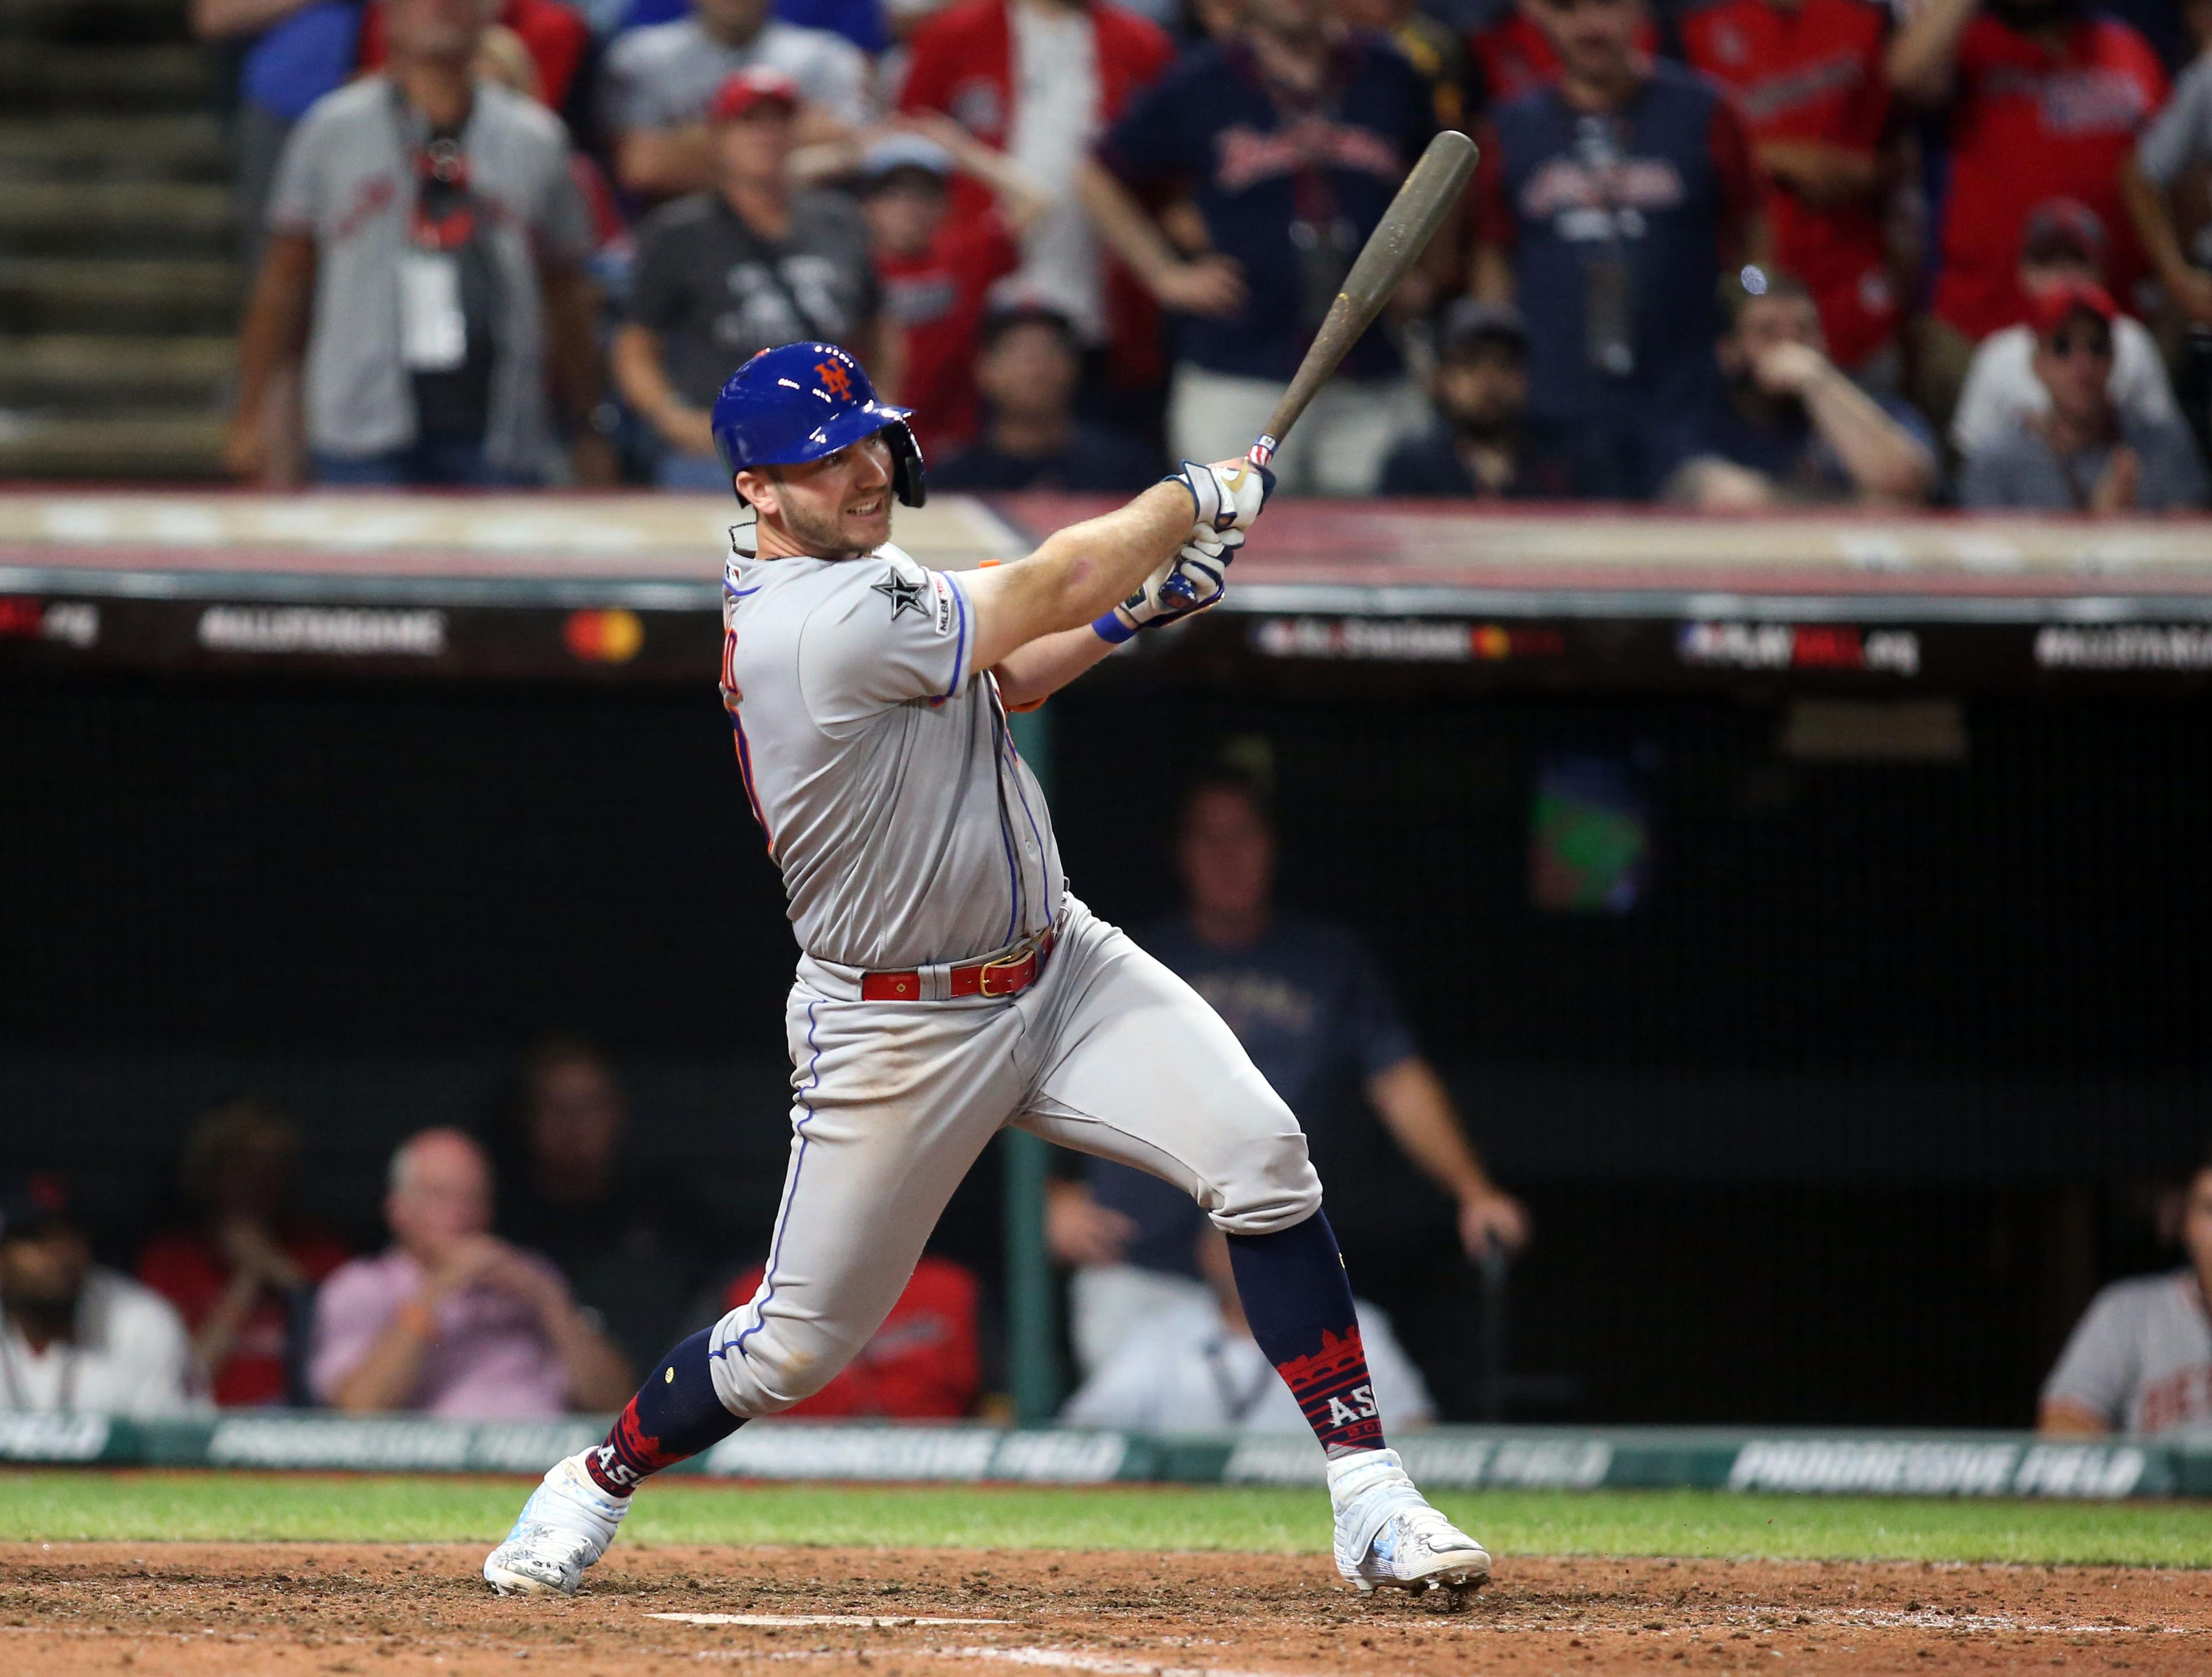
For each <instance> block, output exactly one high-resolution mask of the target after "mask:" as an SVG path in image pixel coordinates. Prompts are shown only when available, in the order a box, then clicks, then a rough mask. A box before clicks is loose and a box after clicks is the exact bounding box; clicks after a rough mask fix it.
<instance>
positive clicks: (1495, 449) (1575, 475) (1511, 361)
mask: <svg viewBox="0 0 2212 1677" xmlns="http://www.w3.org/2000/svg"><path fill="white" fill-rule="evenodd" d="M1429 401H1430V404H1431V406H1432V407H1433V408H1434V409H1435V410H1436V414H1435V417H1434V418H1433V419H1432V420H1431V422H1430V424H1429V426H1428V428H1426V429H1425V430H1423V431H1420V432H1419V433H1417V434H1414V435H1413V436H1410V437H1407V438H1406V439H1405V440H1404V441H1401V442H1400V443H1399V445H1398V446H1397V447H1395V448H1394V449H1392V450H1391V451H1390V458H1389V459H1388V460H1387V461H1385V462H1384V463H1383V494H1384V495H1420V496H1426V495H1435V496H1455V497H1463V498H1474V499H1477V500H1483V501H1589V500H1601V499H1608V498H1610V497H1611V496H1613V495H1614V494H1615V493H1617V489H1618V486H1617V484H1616V483H1614V481H1613V477H1612V476H1611V474H1610V472H1609V471H1608V470H1607V464H1606V462H1605V460H1604V459H1602V458H1601V456H1600V455H1599V454H1597V453H1595V452H1594V451H1592V450H1589V449H1587V448H1584V447H1583V446H1582V444H1581V441H1580V438H1579V436H1578V434H1577V433H1576V432H1575V431H1574V430H1573V429H1572V428H1566V427H1560V426H1555V425H1552V424H1548V423H1547V422H1544V421H1542V420H1536V419H1531V418H1530V417H1529V416H1528V327H1527V326H1526V325H1524V324H1523V323H1522V319H1521V315H1520V313H1519V311H1517V310H1516V309H1515V308H1513V307H1511V306H1510V304H1505V303H1484V302H1477V301H1475V300H1474V298H1472V297H1458V298H1455V299H1454V300H1453V301H1452V303H1451V306H1450V307H1449V308H1448V309H1447V310H1446V311H1445V313H1444V319H1443V330H1442V331H1441V332H1440V334H1439V339H1438V343H1437V367H1436V371H1435V373H1434V374H1432V375H1431V378H1430V380H1429Z"/></svg>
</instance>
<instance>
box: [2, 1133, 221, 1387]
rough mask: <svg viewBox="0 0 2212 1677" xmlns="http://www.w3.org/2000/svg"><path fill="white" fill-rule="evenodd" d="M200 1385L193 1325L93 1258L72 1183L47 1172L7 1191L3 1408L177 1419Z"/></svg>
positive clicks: (147, 1290)
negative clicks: (74, 1208) (76, 1210)
mask: <svg viewBox="0 0 2212 1677" xmlns="http://www.w3.org/2000/svg"><path fill="white" fill-rule="evenodd" d="M196 1385H197V1378H196V1370H195V1369H194V1366H193V1362H192V1347H191V1338H190V1337H189V1336H188V1335H187V1334H185V1324H184V1322H183V1321H182V1320H181V1319H180V1318H179V1316H178V1315H177V1313H176V1311H175V1309H173V1308H172V1307H171V1305H170V1304H169V1303H168V1301H167V1299H165V1298H163V1297H161V1295H160V1294H159V1293H157V1292H155V1291H154V1290H153V1289H152V1288H150V1287H144V1286H141V1285H139V1284H138V1283H137V1282H136V1281H133V1280H131V1279H130V1278H129V1277H127V1276H124V1275H118V1274H117V1273H115V1272H114V1271H113V1270H112V1269H107V1268H104V1267H101V1266H100V1265H98V1264H95V1263H94V1262H93V1261H92V1241H91V1237H90V1236H88V1235H87V1233H86V1232H85V1228H84V1224H82V1223H81V1222H80V1221H78V1219H77V1218H76V1215H75V1214H74V1212H72V1210H71V1208H70V1202H69V1191H68V1188H67V1186H66V1184H64V1182H62V1181H61V1180H60V1179H59V1178H58V1177H56V1176H50V1175H46V1174H43V1173H42V1174H38V1175H33V1176H31V1177H29V1178H28V1179H27V1180H24V1181H21V1182H15V1183H14V1184H12V1185H10V1187H9V1188H8V1190H7V1191H6V1192H5V1193H4V1194H0V1412H10V1411H12V1412H15V1413H23V1412H26V1411H35V1412H40V1413H50V1414H51V1413H69V1412H71V1411H78V1410H98V1411H104V1412H106V1413H110V1414H119V1415H173V1414H176V1413H179V1412H180V1411H183V1410H187V1409H191V1408H192V1407H196V1404H197V1398H196V1392H195V1388H196Z"/></svg>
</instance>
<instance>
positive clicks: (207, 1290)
mask: <svg viewBox="0 0 2212 1677" xmlns="http://www.w3.org/2000/svg"><path fill="white" fill-rule="evenodd" d="M177 1175H178V1178H179V1182H178V1186H179V1188H181V1189H182V1197H183V1199H184V1201H185V1206H186V1208H187V1209H188V1210H189V1212H191V1221H190V1223H189V1224H187V1225H186V1226H185V1227H183V1228H179V1229H175V1230H170V1231H169V1232H167V1233H166V1234H162V1235H158V1236H155V1238H154V1239H152V1240H150V1241H149V1242H148V1243H146V1249H145V1250H144V1251H143V1253H141V1254H140V1255H139V1258H138V1279H140V1280H142V1281H143V1282H144V1283H145V1284H146V1285H148V1286H149V1287H151V1288H153V1289H154V1290H155V1291H156V1292H158V1293H160V1294H161V1296H162V1297H164V1298H166V1299H167V1300H168V1301H169V1302H170V1303H172V1304H173V1305H175V1306H176V1307H177V1310H178V1312H179V1315H182V1316H183V1317H184V1319H185V1325H186V1326H187V1327H189V1328H191V1334H192V1350H193V1352H194V1354H195V1355H196V1356H197V1358H198V1359H199V1365H200V1368H201V1369H202V1370H203V1371H204V1373H205V1375H206V1376H207V1378H208V1380H209V1382H210V1385H211V1387H212V1388H213V1392H214V1395H215V1401H216V1402H217V1403H220V1404H223V1405H226V1406H230V1405H245V1404H263V1403H283V1402H286V1401H305V1396H306V1393H305V1389H304V1382H299V1381H296V1380H295V1375H296V1374H297V1373H298V1371H300V1370H303V1369H304V1368H305V1366H306V1363H307V1331H306V1330H307V1323H308V1316H309V1313H310V1311H311V1310H312V1309H313V1302H314V1293H315V1288H316V1287H317V1286H318V1285H319V1284H320V1283H321V1282H322V1281H323V1280H324V1279H325V1278H326V1277H327V1276H328V1275H329V1274H330V1273H331V1271H332V1270H334V1269H336V1268H337V1267H338V1266H339V1265H340V1264H342V1263H343V1262H344V1261H346V1256H347V1253H346V1249H345V1247H344V1246H343V1244H342V1243H340V1242H339V1241H338V1240H337V1237H336V1236H333V1235H332V1234H331V1232H330V1230H327V1229H324V1228H321V1227H319V1226H318V1225H317V1224H313V1223H311V1222H309V1221H307V1219H306V1218H302V1217H301V1215H300V1213H299V1207H298V1205H297V1203H296V1201H297V1199H298V1188H299V1181H300V1132H299V1130H298V1128H297V1127H296V1126H295V1125H294V1124H293V1122H292V1121H291V1120H290V1119H289V1118H287V1117H285V1116H284V1115H283V1114H282V1113H281V1112H278V1111H276V1110H275V1109H273V1108H270V1107H268V1106H265V1105H264V1104H262V1103H260V1102H258V1101H252V1100H246V1101H234V1102H232V1103H230V1104H229V1105H228V1106H223V1107H218V1108H216V1109H215V1110H214V1111H213V1112H210V1113H209V1114H207V1115H205V1116H204V1117H203V1118H201V1119H200V1120H199V1121H198V1122H197V1123H195V1124H194V1125H193V1126H192V1127H191V1133H190V1134H189V1135H187V1136H186V1137H185V1151H184V1159H183V1162H182V1164H181V1165H180V1166H179V1170H178V1173H177Z"/></svg>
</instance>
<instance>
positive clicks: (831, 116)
mask: <svg viewBox="0 0 2212 1677" xmlns="http://www.w3.org/2000/svg"><path fill="white" fill-rule="evenodd" d="M740 70H766V71H772V72H774V73H775V74H776V75H778V76H782V77H783V78H785V79H786V80H787V81H788V82H790V84H791V85H792V86H793V88H796V89H797V94H796V97H797V99H798V100H800V101H803V109H802V113H801V116H800V122H799V136H798V138H799V143H800V144H802V145H811V144H814V143H821V142H832V141H836V140H840V139H843V138H847V137H849V136H850V135H851V134H852V133H853V132H854V131H856V130H858V129H860V127H862V126H864V125H866V123H867V121H868V119H869V118H870V116H871V115H872V101H871V100H870V97H869V92H868V61H867V60H866V58H863V57H862V56H861V54H860V50H859V49H858V48H857V47H855V46H854V45H853V44H852V43H851V42H850V41H846V40H841V39H838V38H837V37H836V35H833V34H830V33H827V32H826V31H824V30H821V29H800V28H795V27H793V26H792V25H790V24H788V23H781V22H778V21H775V19H773V18H771V17H770V16H769V0H692V7H691V15H690V16H688V17H683V18H679V19H678V20H677V21H674V22H672V23H659V24H655V25H653V27H651V28H647V29H636V30H632V31H631V32H630V33H628V34H624V35H621V36H618V37H617V39H616V40H615V43H614V45H613V46H611V47H610V48H609V49H608V50H607V57H606V63H605V67H604V69H603V70H602V71H601V86H600V106H601V109H600V118H599V122H600V126H601V127H602V129H604V130H605V134H606V137H607V143H608V145H609V147H610V148H611V151H612V154H613V158H614V166H615V179H616V181H617V184H619V185H621V186H622V187H623V189H624V190H625V191H631V192H635V193H636V194H637V196H638V197H641V198H648V199H654V200H658V199H661V198H672V197H678V196H679V195H681V194H683V193H685V192H700V191H706V190H707V189H708V188H709V187H711V186H712V185H714V183H715V181H716V179H717V178H718V175H719V157H718V152H717V148H716V145H715V143H714V136H713V134H712V133H711V132H710V131H711V130H712V129H713V127H714V118H713V117H712V115H711V114H710V112H709V110H708V107H709V106H712V105H713V104H714V101H715V100H716V99H717V98H718V97H719V96H720V94H721V92H722V90H723V89H724V88H726V87H727V86H728V85H729V83H730V79H731V77H732V76H736V75H737V74H738V72H739V71H740ZM794 108H800V107H794ZM787 161H788V160H787ZM731 365H732V367H734V366H735V365H736V362H732V363H731ZM725 370H727V369H725Z"/></svg>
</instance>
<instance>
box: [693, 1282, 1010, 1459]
mask: <svg viewBox="0 0 2212 1677" xmlns="http://www.w3.org/2000/svg"><path fill="white" fill-rule="evenodd" d="M767 1273H768V1271H767V1267H766V1266H765V1265H763V1264H755V1265H753V1266H752V1267H750V1269H748V1270H746V1271H745V1272H744V1273H742V1274H741V1275H739V1276H738V1278H737V1279H735V1280H733V1281H732V1282H731V1283H730V1285H728V1286H727V1287H726V1288H724V1289H723V1290H722V1291H721V1292H720V1295H718V1296H717V1297H716V1298H715V1300H714V1314H715V1315H716V1316H717V1317H720V1315H726V1314H727V1313H728V1312H729V1311H732V1310H735V1309H741V1308H743V1306H744V1304H746V1303H748V1302H749V1301H750V1299H751V1298H752V1297H753V1295H754V1294H755V1293H757V1292H758V1291H760V1287H761V1283H762V1281H763V1279H766V1277H767ZM980 1296H981V1288H980V1287H979V1286H978V1285H977V1284H976V1280H975V1276H974V1275H973V1274H971V1273H969V1271H968V1269H967V1268H966V1267H965V1266H963V1265H961V1264H957V1263H955V1262H953V1261H952V1260H951V1259H950V1258H939V1257H934V1256H924V1257H923V1259H922V1260H921V1262H920V1263H918V1264H916V1265H915V1267H914V1274H913V1276H912V1277H911V1279H908V1282H907V1284H906V1288H905V1290H904V1291H902V1292H901V1293H900V1294H899V1297H898V1303H896V1304H894V1305H892V1306H891V1312H890V1315H887V1316H885V1317H884V1322H883V1326H881V1327H880V1328H877V1329H876V1331H875V1333H874V1334H872V1336H871V1337H870V1339H869V1340H868V1342H867V1344H866V1346H863V1347H862V1348H861V1351H860V1355H859V1356H858V1357H855V1358H854V1359H853V1360H852V1361H851V1362H850V1363H848V1364H846V1365H845V1369H844V1371H843V1372H842V1373H841V1374H839V1375H838V1376H837V1377H836V1379H834V1380H832V1381H831V1382H829V1384H828V1385H827V1386H824V1387H823V1388H822V1389H821V1390H820V1391H818V1392H817V1393H816V1394H814V1395H813V1396H812V1397H811V1398H807V1399H805V1401H802V1402H800V1403H799V1404H797V1405H795V1406H794V1407H792V1408H790V1409H788V1410H787V1411H785V1412H784V1413H787V1414H789V1415H794V1416H798V1417H799V1418H801V1419H807V1420H842V1419H847V1418H848V1417H849V1418H854V1419H859V1418H875V1419H892V1420H914V1421H921V1420H932V1421H934V1420H948V1421H949V1420H957V1419H959V1418H960V1417H961V1416H963V1415H965V1414H967V1413H969V1411H971V1410H972V1409H974V1408H975V1400H976V1398H977V1397H978V1396H979V1395H980V1394H981V1392H982V1389H983V1363H982V1352H981V1340H982V1335H981V1329H980V1327H979V1324H978V1319H977V1306H978V1300H979V1298H980Z"/></svg>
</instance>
